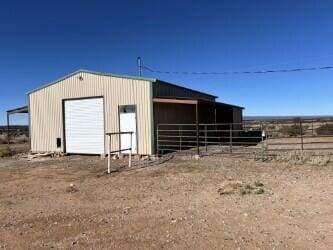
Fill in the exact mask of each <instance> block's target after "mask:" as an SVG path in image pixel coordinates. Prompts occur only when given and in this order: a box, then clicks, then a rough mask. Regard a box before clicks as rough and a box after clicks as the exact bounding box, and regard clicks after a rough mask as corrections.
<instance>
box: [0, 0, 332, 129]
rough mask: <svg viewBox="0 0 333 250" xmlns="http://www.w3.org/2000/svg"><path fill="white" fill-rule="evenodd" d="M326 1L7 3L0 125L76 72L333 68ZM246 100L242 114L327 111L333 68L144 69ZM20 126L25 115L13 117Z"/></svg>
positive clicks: (0, 44)
mask: <svg viewBox="0 0 333 250" xmlns="http://www.w3.org/2000/svg"><path fill="white" fill-rule="evenodd" d="M332 13H333V1H305V0H304V1H290V0H289V1H283V0H279V1H264V0H263V1H246V0H244V1H207V0H206V1H193V0H192V1H180V0H178V1H173V0H170V1H145V0H142V1H126V0H125V1H60V0H57V1H15V0H14V1H5V2H3V3H1V8H0V84H1V91H0V124H3V123H5V110H7V109H10V108H15V107H18V106H21V105H25V104H26V103H27V99H26V95H25V93H26V92H27V91H28V90H30V89H33V88H36V87H38V86H40V85H42V84H45V83H47V82H50V81H52V80H55V79H57V78H59V77H61V76H63V75H65V74H68V73H71V72H73V71H75V70H77V69H80V68H85V69H90V70H96V71H103V72H104V71H105V72H112V73H120V74H129V75H136V74H137V71H136V57H137V56H141V57H142V58H143V64H145V65H147V66H150V67H152V68H156V69H160V70H170V71H235V70H269V69H281V68H294V67H296V68H297V67H308V66H327V65H333V29H332V25H333V18H332ZM144 76H147V77H155V78H160V79H164V80H168V81H171V82H174V83H179V84H181V85H184V86H186V87H190V88H195V89H198V90H201V91H206V92H208V93H212V94H214V95H218V96H219V97H220V98H219V100H220V101H223V102H228V103H233V104H238V105H241V106H245V107H246V110H245V114H246V115H331V114H332V110H333V102H332V92H333V85H332V80H333V70H326V71H315V72H302V73H288V74H282V73H275V74H265V75H232V76H208V75H205V76H182V75H159V74H153V73H149V72H144ZM13 122H14V123H26V122H27V119H26V116H25V115H19V116H17V117H16V118H13Z"/></svg>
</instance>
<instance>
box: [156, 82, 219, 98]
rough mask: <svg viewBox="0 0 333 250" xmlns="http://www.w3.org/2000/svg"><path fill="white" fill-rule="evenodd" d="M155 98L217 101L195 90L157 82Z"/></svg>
mask: <svg viewBox="0 0 333 250" xmlns="http://www.w3.org/2000/svg"><path fill="white" fill-rule="evenodd" d="M153 97H154V98H158V97H178V98H182V97H183V98H192V99H202V100H209V101H215V97H214V96H211V95H208V94H204V93H200V92H197V91H195V90H191V89H186V88H182V87H180V86H176V85H173V84H169V83H167V82H163V81H160V80H157V81H156V82H154V84H153Z"/></svg>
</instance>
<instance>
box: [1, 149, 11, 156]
mask: <svg viewBox="0 0 333 250" xmlns="http://www.w3.org/2000/svg"><path fill="white" fill-rule="evenodd" d="M12 155H13V152H12V150H11V149H10V148H0V158H1V157H8V156H12Z"/></svg>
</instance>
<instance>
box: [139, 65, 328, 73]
mask: <svg viewBox="0 0 333 250" xmlns="http://www.w3.org/2000/svg"><path fill="white" fill-rule="evenodd" d="M141 68H142V69H143V70H146V71H149V72H151V73H158V74H181V75H241V74H269V73H291V72H302V71H317V70H327V69H333V66H325V67H310V68H294V69H277V70H258V71H222V72H203V71H202V72H195V71H192V72H191V71H162V70H155V69H152V68H150V67H147V66H141Z"/></svg>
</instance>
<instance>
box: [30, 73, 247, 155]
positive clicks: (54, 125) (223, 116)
mask: <svg viewBox="0 0 333 250" xmlns="http://www.w3.org/2000/svg"><path fill="white" fill-rule="evenodd" d="M27 94H28V102H29V104H28V110H29V128H30V147H31V151H32V152H45V151H54V152H65V153H73V154H104V153H107V150H108V146H107V142H106V140H107V138H106V136H105V134H106V133H108V132H128V131H132V132H134V136H133V137H132V145H133V148H132V151H133V153H134V154H136V153H137V154H143V155H151V154H154V153H155V138H154V137H155V134H156V126H157V124H160V123H195V122H197V123H198V122H206V123H208V122H210V123H219V122H228V123H232V122H241V121H242V110H243V108H242V107H239V106H234V105H229V104H224V103H219V102H216V101H215V100H216V98H217V97H216V96H213V95H209V94H206V93H202V92H199V91H195V90H192V89H188V88H184V87H180V86H177V85H174V84H171V83H168V82H165V81H161V80H158V79H151V78H144V77H132V76H124V75H114V74H108V73H100V72H93V71H87V70H79V71H76V72H74V73H72V74H70V75H67V76H65V77H63V78H61V79H58V80H56V81H54V82H52V83H49V84H47V85H44V86H42V87H40V88H37V89H34V90H32V91H30V92H28V93H27ZM119 138H120V140H118V138H117V137H116V138H115V140H113V141H112V145H111V150H117V149H118V148H126V146H127V144H128V143H129V142H128V137H126V135H124V136H123V135H122V136H120V137H119Z"/></svg>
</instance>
